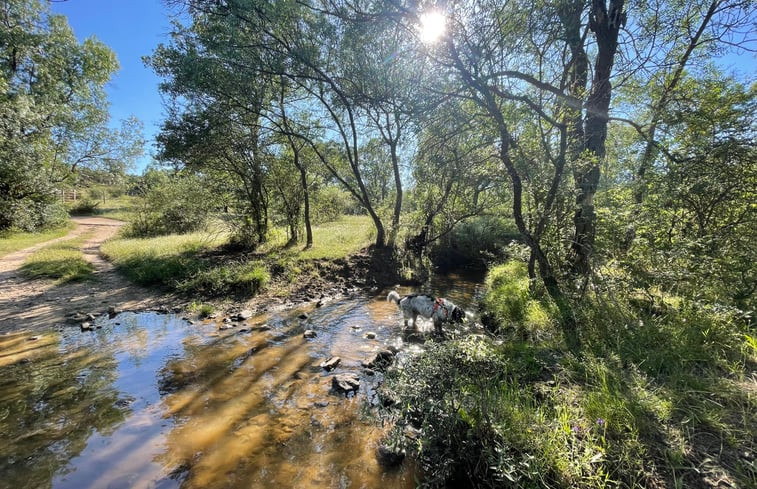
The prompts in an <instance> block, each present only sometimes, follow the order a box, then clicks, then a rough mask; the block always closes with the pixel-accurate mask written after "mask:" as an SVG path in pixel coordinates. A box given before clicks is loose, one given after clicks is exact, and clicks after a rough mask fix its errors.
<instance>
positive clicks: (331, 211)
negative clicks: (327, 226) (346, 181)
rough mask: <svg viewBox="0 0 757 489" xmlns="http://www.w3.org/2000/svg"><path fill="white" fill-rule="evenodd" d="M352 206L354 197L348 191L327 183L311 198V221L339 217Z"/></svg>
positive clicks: (319, 221) (316, 222) (317, 222)
mask: <svg viewBox="0 0 757 489" xmlns="http://www.w3.org/2000/svg"><path fill="white" fill-rule="evenodd" d="M353 207H354V199H353V198H352V196H351V195H350V194H349V192H347V191H345V190H342V189H341V188H339V187H336V186H334V185H327V186H325V187H323V188H321V189H320V190H318V192H315V193H313V198H312V207H311V209H312V222H313V224H322V223H326V222H332V221H336V220H337V219H339V218H340V217H341V216H343V215H344V214H347V213H348V212H350V210H351V209H352V208H353Z"/></svg>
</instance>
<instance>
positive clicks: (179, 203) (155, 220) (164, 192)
mask: <svg viewBox="0 0 757 489" xmlns="http://www.w3.org/2000/svg"><path fill="white" fill-rule="evenodd" d="M214 208H215V198H214V196H213V194H212V192H211V191H210V190H209V189H208V187H207V186H206V185H204V183H203V181H202V179H200V178H197V177H194V176H179V177H176V178H174V179H172V180H167V181H165V182H163V183H162V184H160V185H157V186H155V187H152V188H150V190H149V191H148V192H147V195H146V196H145V201H144V205H143V207H142V208H141V209H139V210H138V211H137V213H136V215H135V217H134V221H133V222H132V223H131V225H130V226H129V229H128V230H127V233H128V234H129V235H131V236H135V237H140V236H141V237H148V236H161V235H168V234H184V233H190V232H194V231H198V230H201V229H203V228H204V227H205V225H206V224H207V221H208V219H209V217H210V214H211V212H212V211H213V209H214Z"/></svg>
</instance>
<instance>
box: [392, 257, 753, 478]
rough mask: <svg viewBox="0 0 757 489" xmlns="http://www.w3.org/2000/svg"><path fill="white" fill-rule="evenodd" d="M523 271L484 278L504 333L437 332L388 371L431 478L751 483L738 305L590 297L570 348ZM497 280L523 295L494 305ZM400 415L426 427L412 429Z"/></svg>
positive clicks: (743, 328)
mask: <svg viewBox="0 0 757 489" xmlns="http://www.w3.org/2000/svg"><path fill="white" fill-rule="evenodd" d="M504 270H507V271H508V272H509V274H503V273H502V272H503V271H504ZM524 273H525V272H524V271H522V270H521V268H520V266H519V265H508V266H507V267H504V268H502V267H500V268H499V269H497V270H494V271H493V272H492V274H491V275H490V277H489V281H488V284H489V289H488V293H487V297H486V298H485V299H484V303H488V304H494V305H498V306H500V309H499V310H497V312H496V314H494V317H495V318H496V321H499V322H500V323H501V325H502V327H501V328H500V329H498V332H499V336H497V337H494V338H490V337H481V336H479V337H469V338H465V339H462V340H452V341H447V342H443V343H439V344H434V345H432V346H431V347H430V348H428V349H427V351H426V352H424V353H423V354H421V355H419V356H418V357H417V358H416V359H414V360H413V361H411V362H409V363H408V364H407V365H405V366H404V367H403V368H402V369H398V370H396V371H395V372H393V373H390V375H389V377H388V381H387V383H386V385H385V387H384V389H385V392H384V396H385V397H388V398H392V399H394V401H395V404H394V405H395V406H399V409H392V410H389V411H388V415H389V416H391V417H393V418H394V419H396V420H399V422H398V425H397V426H398V428H397V431H398V434H395V440H397V441H398V443H400V444H404V445H406V446H407V447H408V448H410V449H412V450H414V451H415V452H416V453H417V454H418V458H419V460H420V462H421V463H422V465H423V466H424V468H425V469H426V474H427V476H428V478H427V480H426V483H427V484H428V485H429V486H434V485H448V486H449V485H452V486H454V485H455V484H456V483H467V484H468V485H473V486H481V487H503V486H506V487H555V488H568V487H577V488H604V487H627V488H635V487H671V488H678V487H686V488H689V487H691V488H698V487H711V486H712V481H717V480H721V481H724V483H726V484H727V485H728V486H729V487H755V486H757V470H755V466H754V458H753V457H754V453H755V450H757V420H756V418H755V417H754V413H755V412H757V387H756V386H755V384H754V375H755V371H756V366H757V351H755V349H754V345H753V336H752V335H750V334H749V332H750V327H751V326H750V325H749V324H748V322H747V321H746V320H744V319H743V317H742V316H740V315H739V314H738V312H736V311H729V310H727V309H724V308H722V307H720V308H717V307H711V306H707V305H702V304H699V303H694V302H691V301H686V300H684V299H683V298H680V297H678V298H669V300H668V301H667V303H668V304H669V306H668V309H667V310H666V311H665V312H664V313H663V314H660V313H659V312H654V313H651V312H649V311H648V310H646V309H638V308H635V307H634V306H633V305H632V304H633V302H632V301H628V302H622V301H621V302H617V301H616V302H612V303H611V302H609V301H607V300H606V298H604V297H600V296H587V298H586V301H585V302H584V303H583V305H582V307H581V308H580V309H578V311H579V314H580V321H579V323H580V328H581V332H582V339H583V347H582V350H581V352H580V354H579V355H578V356H576V355H574V354H573V353H569V352H568V350H567V349H566V348H565V346H564V345H563V344H562V343H561V341H562V340H561V336H560V334H559V332H558V329H559V328H558V326H557V325H556V323H555V322H554V321H546V322H545V321H541V320H540V321H532V320H530V319H529V313H528V306H527V304H528V303H529V301H536V302H537V303H538V302H540V300H539V299H538V298H534V297H533V295H532V294H525V295H523V294H522V290H521V289H520V288H519V285H522V283H520V281H521V280H522V279H523V276H524V275H523V274H524ZM503 290H509V291H510V292H513V291H515V292H517V293H514V292H513V294H514V295H516V296H517V297H519V298H520V299H518V300H520V301H521V304H515V305H514V304H513V303H512V302H510V303H506V304H504V305H502V304H497V302H498V300H496V298H497V297H499V296H500V294H501V293H502V291H503ZM671 304H675V305H674V306H673V305H671ZM550 310H551V309H550V307H549V305H548V304H547V305H546V306H545V307H544V308H543V309H542V310H541V312H540V315H541V314H547V315H548V316H549V315H552V316H554V313H553V312H550ZM515 318H519V319H517V320H516V319H515ZM529 322H530V325H529V326H528V327H525V326H522V324H525V323H529ZM515 323H518V324H519V325H518V326H512V325H513V324H515ZM524 328H525V329H527V330H529V331H532V332H534V331H536V332H535V333H533V334H529V335H525V336H524V335H522V334H520V331H522V329H524ZM406 424H410V425H412V426H414V427H416V428H419V429H420V436H417V437H415V438H414V439H412V440H414V441H412V442H410V441H409V439H408V438H406V437H405V436H404V435H403V434H402V430H404V429H405V428H404V425H406Z"/></svg>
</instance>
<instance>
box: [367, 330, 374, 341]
mask: <svg viewBox="0 0 757 489" xmlns="http://www.w3.org/2000/svg"><path fill="white" fill-rule="evenodd" d="M375 338H376V333H374V332H373V331H368V332H367V333H365V339H367V340H372V339H375Z"/></svg>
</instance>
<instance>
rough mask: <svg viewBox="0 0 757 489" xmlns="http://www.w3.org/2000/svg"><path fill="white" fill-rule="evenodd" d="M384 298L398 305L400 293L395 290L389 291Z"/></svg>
mask: <svg viewBox="0 0 757 489" xmlns="http://www.w3.org/2000/svg"><path fill="white" fill-rule="evenodd" d="M386 300H388V301H391V302H394V303H395V304H397V305H398V306H399V305H400V295H399V294H398V293H397V291H396V290H393V291H391V292H389V295H387V296H386Z"/></svg>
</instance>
